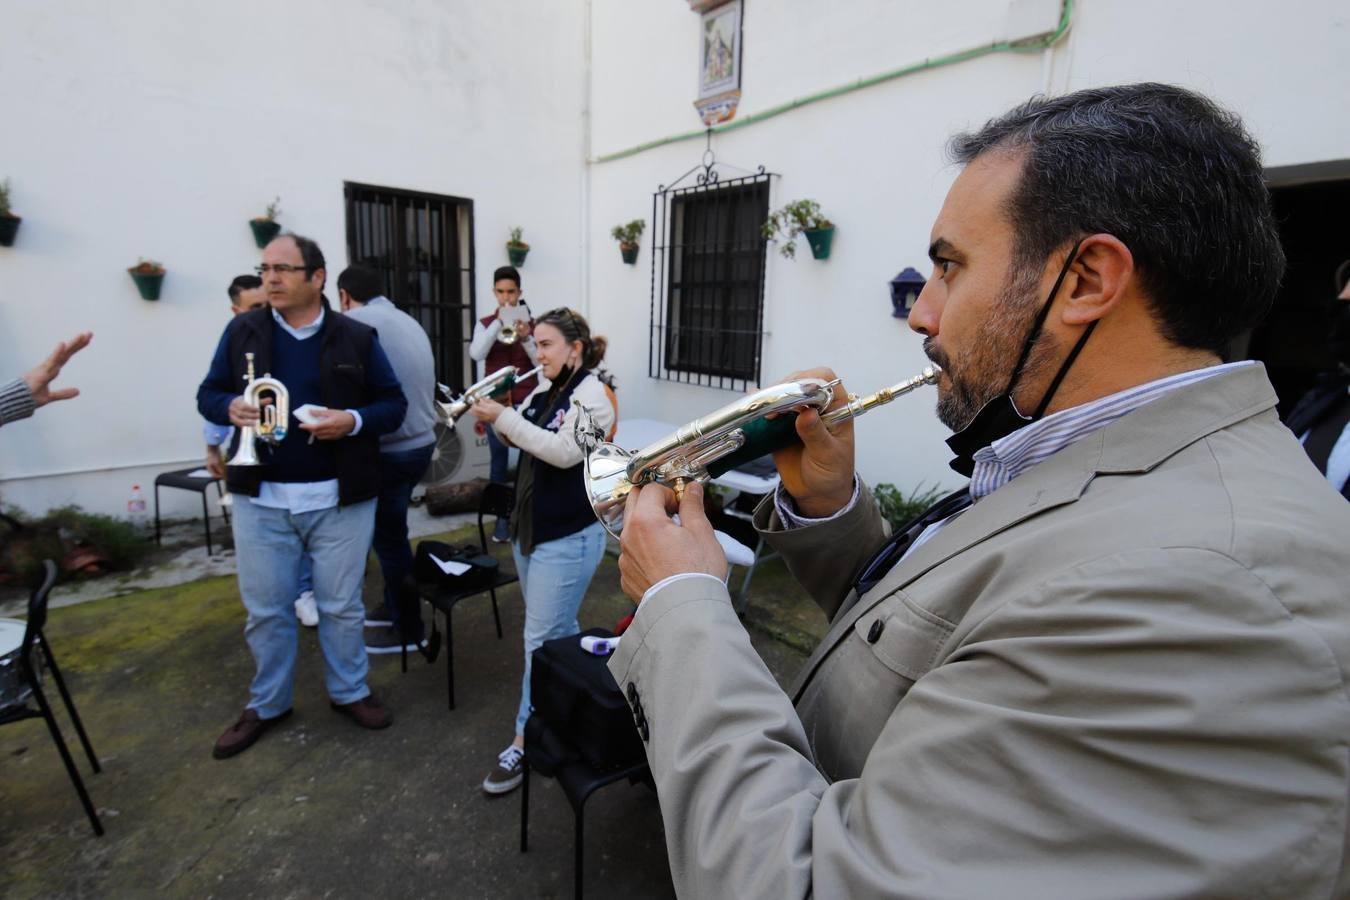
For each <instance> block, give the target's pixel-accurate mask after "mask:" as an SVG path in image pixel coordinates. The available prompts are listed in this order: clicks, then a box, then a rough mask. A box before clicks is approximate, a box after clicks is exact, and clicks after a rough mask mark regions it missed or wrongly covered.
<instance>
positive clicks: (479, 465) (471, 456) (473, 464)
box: [413, 415, 492, 499]
mask: <svg viewBox="0 0 1350 900" xmlns="http://www.w3.org/2000/svg"><path fill="white" fill-rule="evenodd" d="M491 464H492V460H491V456H490V451H489V450H488V442H487V426H486V425H484V424H483V423H482V422H480V421H478V420H477V419H475V418H474V417H473V416H467V415H466V416H461V417H460V419H459V421H458V422H455V423H454V424H452V425H447V424H446V423H444V422H437V423H436V449H435V450H434V451H433V452H432V454H431V465H429V466H427V472H426V474H425V475H423V476H422V481H421V482H420V483H419V484H418V485H417V487H416V488H414V489H413V499H419V498H420V497H421V496H422V494H423V493H425V492H426V489H427V488H429V487H432V486H433V485H438V484H453V483H455V482H459V481H469V480H470V479H473V478H487V477H488V470H489V468H490V467H491Z"/></svg>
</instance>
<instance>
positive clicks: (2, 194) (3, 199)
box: [0, 178, 13, 216]
mask: <svg viewBox="0 0 1350 900" xmlns="http://www.w3.org/2000/svg"><path fill="white" fill-rule="evenodd" d="M9 189H10V183H9V179H8V178H6V179H5V180H4V181H0V216H10V215H13V213H11V212H10V211H9Z"/></svg>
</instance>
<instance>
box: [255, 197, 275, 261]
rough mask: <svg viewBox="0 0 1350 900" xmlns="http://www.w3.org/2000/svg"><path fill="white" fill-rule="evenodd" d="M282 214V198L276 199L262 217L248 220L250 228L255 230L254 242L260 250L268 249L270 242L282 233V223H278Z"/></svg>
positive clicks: (268, 205)
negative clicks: (278, 217)
mask: <svg viewBox="0 0 1350 900" xmlns="http://www.w3.org/2000/svg"><path fill="white" fill-rule="evenodd" d="M280 212H281V198H280V197H274V198H273V199H272V202H271V203H269V204H267V209H266V211H265V212H263V214H262V215H261V216H258V217H257V218H253V219H249V220H248V227H249V228H252V229H253V240H254V242H255V243H256V244H257V245H258V249H259V250H261V249H262V248H263V247H266V246H267V244H268V242H269V241H271V240H272V238H274V237H276V236H277V232H279V231H281V223H280V222H278V221H277V215H278V214H280Z"/></svg>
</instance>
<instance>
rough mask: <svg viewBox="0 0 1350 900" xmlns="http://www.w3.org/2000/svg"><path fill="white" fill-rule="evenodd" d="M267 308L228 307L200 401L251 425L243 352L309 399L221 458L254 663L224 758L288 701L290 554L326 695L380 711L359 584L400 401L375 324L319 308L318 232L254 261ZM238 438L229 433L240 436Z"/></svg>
mask: <svg viewBox="0 0 1350 900" xmlns="http://www.w3.org/2000/svg"><path fill="white" fill-rule="evenodd" d="M258 275H259V276H260V277H261V278H262V282H263V291H264V294H265V295H266V297H267V301H268V303H269V304H270V307H263V308H261V309H257V310H253V311H252V312H247V313H243V314H241V315H239V316H236V317H235V318H234V319H233V320H232V321H231V322H230V324H229V325H228V326H227V327H226V329H225V333H224V335H222V336H221V339H220V343H219V345H218V346H217V347H216V353H215V357H214V358H213V359H212V361H211V368H210V371H209V372H208V373H207V375H206V379H205V380H204V381H203V382H202V384H201V387H200V388H199V389H198V391H197V408H198V410H199V411H200V412H201V414H202V415H203V416H205V417H206V418H207V419H209V420H210V421H212V422H216V423H217V424H222V425H223V424H226V423H229V424H232V425H234V426H235V427H236V428H238V429H242V428H244V427H245V426H251V425H256V424H257V423H258V421H259V418H260V417H259V409H258V407H256V406H253V405H251V404H250V403H248V402H246V401H245V399H244V397H243V396H242V394H241V391H242V390H243V388H244V386H245V380H246V378H247V364H246V362H245V354H247V353H252V354H253V355H254V370H255V374H256V375H257V376H259V377H261V376H262V375H264V374H270V375H271V376H272V377H273V378H275V379H277V380H278V381H280V382H281V383H282V384H283V385H285V387H286V389H287V393H288V395H289V400H290V407H291V409H292V410H293V411H294V410H297V409H299V408H300V407H302V406H311V407H315V408H317V409H316V411H314V412H313V414H312V416H311V417H310V418H309V421H305V422H298V420H297V423H298V427H295V423H290V422H287V423H281V424H283V425H285V427H286V434H285V437H284V438H283V439H282V441H281V442H280V443H279V444H277V445H276V446H274V447H272V446H268V445H267V444H265V443H263V442H258V444H257V451H258V455H259V458H260V460H261V461H262V465H259V466H247V467H246V466H228V467H227V475H226V483H227V484H228V486H229V489H230V493H232V494H234V496H235V498H236V500H235V504H234V518H233V527H234V543H235V552H236V554H237V557H238V569H239V594H240V597H241V599H242V600H243V603H244V607H245V609H246V610H247V612H248V620H247V624H246V625H245V628H244V635H245V638H246V640H247V641H248V645H249V649H250V650H251V651H252V652H253V657H254V661H255V663H256V666H257V668H256V672H255V675H254V678H253V683H252V686H251V688H250V697H249V702H248V705H247V706H246V707H245V708H244V711H243V712H242V713H241V714H240V716H239V718H238V720H237V721H236V722H235V723H234V724H233V725H231V726H230V727H229V728H228V729H227V730H226V731H225V733H224V734H222V735H221V736H220V738H219V740H217V741H216V745H215V748H214V750H213V755H214V756H215V757H216V758H217V759H225V758H227V757H230V756H234V755H235V754H237V753H240V752H242V751H244V750H247V749H248V748H249V747H250V746H252V745H253V743H254V742H255V741H257V740H258V738H259V737H261V736H262V734H263V733H264V732H265V731H267V730H268V729H269V728H270V727H271V726H273V725H274V724H276V723H277V722H278V721H280V720H281V719H283V718H285V717H286V716H287V715H289V714H290V712H291V700H292V695H293V693H294V686H295V658H296V649H297V647H296V643H297V632H298V629H297V627H296V625H297V618H296V612H295V607H294V605H293V601H294V600H295V591H296V586H297V583H298V580H299V574H300V561H301V558H302V557H303V556H304V555H305V554H308V555H309V556H310V558H311V559H312V561H313V563H314V594H315V599H316V601H317V603H318V608H319V645H320V647H321V648H322V650H323V657H324V680H325V684H326V686H327V689H328V695H329V697H330V699H331V706H332V707H333V709H335V710H337V711H338V712H341V713H343V714H344V715H346V716H348V717H350V718H351V719H352V720H353V721H355V722H356V724H358V725H360V726H361V727H363V728H385V727H387V726H388V725H389V724H390V722H391V719H390V716H389V713H388V712H387V711H386V710H385V709H384V707H383V706H382V705H381V704H380V702H379V701H378V700H377V699H376V698H375V697H374V696H372V695H371V693H370V688H369V687H367V685H366V674H367V669H368V661H367V659H366V649H365V642H364V640H363V638H362V628H363V625H364V623H365V605H364V603H363V602H362V598H361V587H362V582H363V580H364V575H365V562H366V553H367V551H368V549H369V547H370V541H371V535H372V532H373V530H374V525H375V497H376V494H377V493H378V490H379V483H378V478H377V472H378V470H377V459H378V455H379V436H380V435H382V434H385V433H387V432H390V431H393V430H394V429H395V428H397V427H398V426H399V423H400V422H402V421H403V415H404V412H405V411H406V409H407V401H406V400H405V399H404V396H403V391H402V390H401V388H400V386H399V382H398V378H397V377H396V376H395V374H394V370H393V367H392V366H391V365H390V364H389V359H388V358H387V357H386V356H385V353H384V351H383V350H382V349H381V348H380V344H379V341H378V339H377V338H376V335H375V332H374V330H373V329H371V328H369V327H368V326H366V325H362V324H361V323H359V322H357V321H356V320H354V319H351V318H349V317H347V316H339V315H334V314H331V313H330V312H328V310H327V304H326V303H324V301H323V293H322V292H323V287H324V281H325V279H326V277H327V270H326V268H325V263H324V257H323V253H322V252H321V251H320V250H319V247H318V245H317V244H315V243H314V242H313V241H311V240H309V239H308V238H304V237H300V236H299V235H282V236H280V237H278V238H276V239H274V240H273V241H272V242H271V243H269V244H268V245H267V247H266V248H265V249H264V250H263V262H262V265H260V266H259V267H258ZM237 440H238V439H237V438H236V444H237Z"/></svg>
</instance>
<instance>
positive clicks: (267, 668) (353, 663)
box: [233, 497, 375, 719]
mask: <svg viewBox="0 0 1350 900" xmlns="http://www.w3.org/2000/svg"><path fill="white" fill-rule="evenodd" d="M239 500H240V501H241V502H239V503H236V504H235V507H234V517H233V525H234V547H235V555H236V558H237V559H238V563H239V595H240V597H241V599H242V600H243V601H244V609H245V610H246V611H247V613H248V620H247V622H246V624H245V625H244V638H245V639H246V640H247V641H248V648H249V650H251V651H252V652H253V660H254V663H255V664H256V666H257V670H256V672H255V674H254V676H253V684H252V685H251V687H250V688H249V701H248V705H249V708H251V709H255V710H257V711H258V715H259V716H261V717H262V718H264V719H270V718H272V717H273V716H278V715H281V714H282V713H283V712H285V711H286V710H288V709H290V708H291V703H292V700H293V698H294V694H295V657H296V650H297V640H296V637H297V635H296V632H297V630H298V629H297V625H298V621H297V620H296V617H295V586H296V583H297V582H298V581H299V578H300V562H301V560H302V559H303V558H304V557H305V555H308V556H309V557H310V559H311V560H313V562H314V599H315V601H316V602H317V603H318V607H319V646H320V647H321V648H322V649H323V662H324V684H325V685H326V686H327V688H328V696H329V697H331V698H332V700H333V702H334V703H352V702H355V701H357V700H360V699H361V698H362V697H365V696H366V695H368V694H369V693H370V689H369V688H368V687H366V670H367V667H368V663H367V660H366V644H365V640H364V639H363V638H362V633H361V629H362V626H363V625H364V624H365V618H366V614H365V604H363V603H362V602H361V583H362V581H363V580H364V578H365V571H366V553H367V550H368V548H369V547H370V538H371V532H372V531H373V530H374V527H375V501H374V500H373V499H372V500H366V501H364V502H361V503H355V504H352V505H351V506H338V507H332V508H330V509H321V510H315V511H314V512H307V513H299V514H291V513H290V512H288V511H286V510H284V509H271V508H269V507H265V506H258V505H257V504H256V503H253V502H251V501H249V500H248V499H247V498H245V497H240V498H239Z"/></svg>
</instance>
